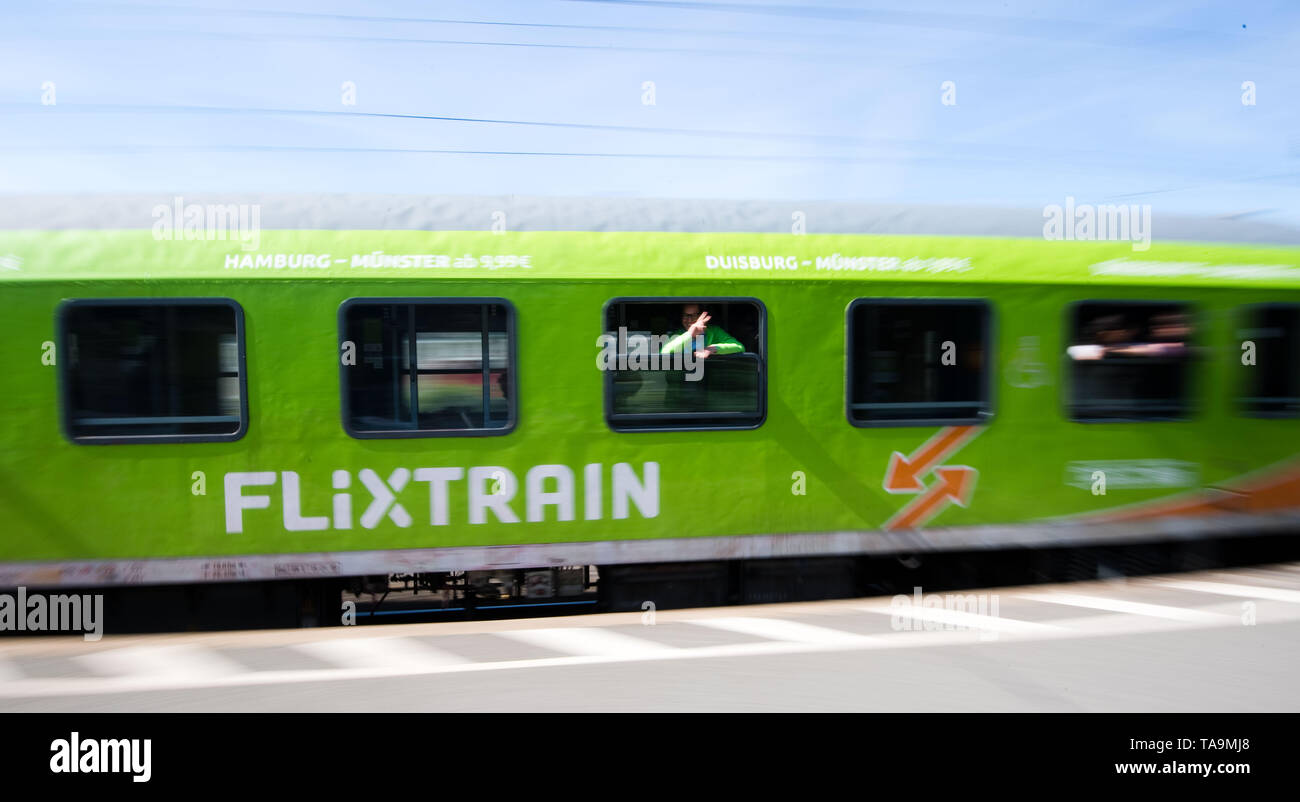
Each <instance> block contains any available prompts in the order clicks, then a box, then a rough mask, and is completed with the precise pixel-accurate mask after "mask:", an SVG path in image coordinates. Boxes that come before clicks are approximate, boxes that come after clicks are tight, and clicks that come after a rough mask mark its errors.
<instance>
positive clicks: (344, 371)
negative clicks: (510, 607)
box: [334, 295, 519, 440]
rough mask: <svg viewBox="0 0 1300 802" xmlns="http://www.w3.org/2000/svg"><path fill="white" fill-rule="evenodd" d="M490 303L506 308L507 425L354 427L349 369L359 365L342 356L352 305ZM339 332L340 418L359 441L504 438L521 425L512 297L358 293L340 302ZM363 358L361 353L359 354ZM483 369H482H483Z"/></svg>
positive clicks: (487, 359) (486, 360)
mask: <svg viewBox="0 0 1300 802" xmlns="http://www.w3.org/2000/svg"><path fill="white" fill-rule="evenodd" d="M487 304H498V305H500V306H502V307H503V308H504V309H505V310H506V377H507V378H506V390H507V394H506V403H507V410H508V413H507V414H508V417H507V419H506V425H505V426H500V427H492V428H478V429H383V430H364V431H363V430H358V429H355V428H353V426H352V415H351V412H352V401H351V398H350V396H349V393H348V389H349V388H348V369H349V368H351V367H355V365H344V364H343V360H342V358H341V356H340V355H341V352H342V349H343V343H345V342H347V337H346V333H347V313H348V310H349V309H350V308H351V307H352V306H354V305H367V306H484V305H487ZM336 331H337V332H338V336H337V342H336V347H335V351H334V354H335V359H338V360H339V418H340V423H341V424H342V426H343V431H344V432H346V433H347V435H348V436H349V437H352V438H354V439H357V440H408V439H412V438H424V437H502V436H504V435H507V434H510V433H511V432H513V431H514V430H515V428H516V427H518V426H519V372H518V337H517V334H518V323H517V321H516V312H515V305H514V304H512V303H511V302H510V301H509V300H507V299H505V298H498V297H487V296H472V297H465V296H454V297H441V296H427V295H420V296H412V297H403V296H397V297H394V296H358V297H355V298H347V299H345V300H344V301H343V302H342V303H340V304H339V309H338V322H337V328H336ZM481 334H482V335H483V336H484V337H486V335H487V332H486V331H482V330H481ZM411 341H412V342H413V343H414V342H415V341H416V338H415V336H414V332H413V333H412V337H411ZM483 356H484V363H485V364H487V365H488V369H487V372H488V373H491V355H490V354H489V353H488V352H487V349H486V348H485V349H484V354H483ZM359 357H360V355H358V358H359ZM411 367H412V370H414V371H416V374H417V375H418V368H417V367H416V365H415V364H414V362H412V365H411ZM480 372H482V371H481V370H480Z"/></svg>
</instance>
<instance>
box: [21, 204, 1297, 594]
mask: <svg viewBox="0 0 1300 802" xmlns="http://www.w3.org/2000/svg"><path fill="white" fill-rule="evenodd" d="M265 217H267V216H266V215H264V218H265ZM362 217H364V215H362ZM131 219H132V220H134V218H131ZM485 219H488V220H490V219H491V218H486V217H485ZM344 222H345V223H346V216H344ZM452 222H453V223H460V222H461V221H460V220H453V221H452ZM457 227H459V228H460V229H461V230H412V229H407V230H393V229H389V230H377V229H371V230H365V229H360V230H354V229H349V228H332V229H326V228H314V229H311V228H306V227H302V228H290V227H287V226H286V227H280V228H275V229H268V230H261V231H258V232H257V240H258V241H257V242H256V246H257V247H256V248H255V249H254V248H251V247H246V246H250V245H251V244H252V243H250V242H247V241H238V240H231V239H217V238H211V239H209V238H207V237H208V236H210V235H209V233H208V232H207V231H200V232H197V233H198V234H200V235H202V236H203V237H204V238H203V239H197V238H193V239H186V238H185V237H184V236H182V235H181V234H177V235H176V236H175V237H174V238H172V239H165V238H159V237H158V231H157V229H156V227H150V226H148V225H143V224H135V223H133V224H129V225H121V226H117V227H113V228H100V229H90V228H84V227H75V226H70V227H66V228H61V229H58V230H39V229H36V228H21V227H20V228H16V229H14V230H8V231H3V232H0V254H4V255H5V258H6V260H7V261H6V263H5V265H6V267H7V268H8V269H6V270H4V271H0V284H2V285H3V294H2V295H0V298H2V299H3V301H2V302H0V307H2V308H3V312H4V320H5V321H6V327H7V329H8V331H9V342H10V345H11V359H10V369H9V370H8V371H6V382H5V390H6V391H5V392H4V393H3V394H0V405H3V407H4V409H3V414H4V418H5V420H6V421H7V425H6V427H5V430H4V431H5V433H4V439H5V444H4V448H3V449H0V487H3V488H4V489H3V490H2V491H0V519H3V520H4V521H5V522H6V525H5V536H4V537H3V538H0V585H3V586H18V585H25V586H28V587H51V586H60V585H62V586H92V585H99V586H103V585H109V586H112V585H137V584H138V585H148V584H167V583H179V584H191V583H201V582H214V581H232V580H234V581H247V580H275V579H295V578H336V577H354V576H363V575H384V574H396V573H402V574H421V573H440V572H449V571H480V570H502V569H526V568H547V567H553V566H571V565H599V566H614V565H620V564H629V565H631V564H635V565H642V564H655V563H682V562H691V561H716V560H736V559H763V558H771V557H778V556H779V557H813V556H821V555H862V554H879V553H896V552H909V551H918V550H933V549H969V548H988V547H995V546H999V545H1016V546H1039V547H1049V546H1059V545H1063V544H1086V543H1108V542H1120V541H1123V542H1129V541H1141V540H1157V539H1162V538H1195V537H1208V536H1212V535H1224V534H1235V533H1248V532H1261V531H1281V532H1290V531H1294V526H1295V523H1296V521H1297V518H1298V517H1300V461H1298V459H1297V458H1298V456H1300V437H1297V433H1298V432H1300V420H1298V419H1297V414H1300V267H1298V264H1300V259H1298V258H1297V257H1298V256H1300V248H1297V247H1296V246H1295V245H1280V246H1279V245H1251V244H1202V243H1197V242H1169V241H1157V242H1155V243H1154V244H1153V245H1152V246H1151V249H1150V250H1149V251H1145V252H1143V251H1137V250H1135V249H1134V248H1133V244H1132V243H1129V242H1054V241H1046V240H1043V239H1042V238H1041V237H1040V238H1038V239H1034V238H1029V237H1023V236H1020V237H1005V236H969V235H966V236H935V235H926V234H917V233H907V234H852V233H850V234H808V235H801V236H796V235H791V234H771V233H767V234H764V233H747V232H722V233H716V232H715V233H703V232H684V231H642V232H631V231H626V232H619V231H595V230H591V231H564V230H520V231H508V232H494V231H492V230H490V228H489V226H487V225H483V226H482V229H483V230H469V228H470V227H469V226H467V225H463V224H462V225H459V226H457ZM598 227H599V226H596V225H590V226H588V228H591V229H595V228H598ZM665 227H668V226H665ZM934 227H935V228H936V229H937V230H941V229H939V228H938V226H934ZM845 228H849V226H846V227H845ZM692 302H694V303H700V304H702V305H704V306H706V307H708V308H709V309H710V310H711V313H713V314H714V318H715V321H716V323H715V325H718V326H720V327H722V328H724V329H727V330H728V331H729V332H730V333H732V334H733V335H735V336H737V338H738V340H739V341H741V342H742V343H743V345H744V352H743V353H740V354H737V355H735V356H732V357H712V358H710V359H708V360H702V361H701V362H700V364H698V365H695V366H693V367H692V366H682V365H678V366H676V368H674V367H673V366H671V365H670V367H669V368H668V369H666V370H665V369H656V368H657V367H658V366H651V365H650V364H649V362H650V361H652V360H648V359H647V357H648V355H649V354H650V353H651V351H650V350H649V349H648V348H647V347H646V346H645V343H649V342H654V340H653V338H654V337H656V336H660V335H664V334H666V333H667V332H668V330H670V329H672V328H674V327H676V326H679V325H680V324H678V323H677V322H676V321H674V320H673V319H672V318H673V316H674V313H675V312H676V310H677V309H678V308H679V307H680V306H681V305H683V304H687V303H692ZM732 329H734V330H735V331H732ZM620 332H621V333H622V339H621V340H620ZM611 342H612V343H616V344H617V345H615V346H614V348H613V350H612V351H610V344H611ZM485 354H486V358H484V355H485ZM611 354H612V356H613V358H614V360H615V361H614V363H613V365H612V366H611V365H610V364H609V362H608V360H609V357H610V356H611ZM620 358H621V359H623V360H624V361H623V362H619V361H618V360H619V359H620ZM602 359H604V360H605V361H604V363H602ZM602 367H604V368H611V367H612V369H602ZM688 367H692V369H695V370H698V371H699V372H700V373H701V374H702V375H701V376H700V377H699V381H694V382H692V381H690V380H689V379H688V378H687V375H686V374H687V373H688V372H689V371H688V370H687V368H688Z"/></svg>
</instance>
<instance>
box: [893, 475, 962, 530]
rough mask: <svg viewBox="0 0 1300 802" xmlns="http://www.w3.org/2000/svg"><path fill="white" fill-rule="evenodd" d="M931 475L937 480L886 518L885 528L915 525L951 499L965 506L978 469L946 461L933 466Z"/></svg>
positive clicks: (936, 512) (921, 522)
mask: <svg viewBox="0 0 1300 802" xmlns="http://www.w3.org/2000/svg"><path fill="white" fill-rule="evenodd" d="M934 475H935V476H937V477H939V481H937V482H935V483H934V484H932V485H930V487H929V488H928V489H926V491H925V492H924V493H922V494H921V495H919V496H917V497H916V498H914V499H912V501H911V502H910V503H909V504H908V505H907V506H906V507H904V508H903V509H901V510H899V511H898V514H897V515H895V516H894V517H893V518H890V519H889V520H888V521H886V522H885V525H884V527H883V528H884V529H915V528H916V527H919V526H921V525H922V524H924V523H925V522H926V521H928V520H930V519H931V518H933V517H934V516H936V515H938V514H939V511H940V510H942V509H943V508H944V507H946V506H948V504H950V503H951V504H956V505H957V506H959V507H965V506H966V504H967V503H968V502H969V501H970V497H971V494H972V493H974V492H975V480H976V478H977V477H978V476H979V471H977V470H975V469H974V468H971V467H969V466H967V465H945V466H943V467H940V468H935V469H934Z"/></svg>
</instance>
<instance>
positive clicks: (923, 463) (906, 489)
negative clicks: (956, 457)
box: [883, 426, 984, 493]
mask: <svg viewBox="0 0 1300 802" xmlns="http://www.w3.org/2000/svg"><path fill="white" fill-rule="evenodd" d="M983 428H984V427H982V426H945V427H944V428H942V429H940V430H939V431H938V433H936V434H935V435H934V437H931V438H930V439H929V440H926V441H925V442H924V443H923V444H922V445H921V447H920V448H918V449H917V450H916V452H915V453H913V454H912V455H911V456H910V457H904V456H903V454H902V452H900V451H895V452H894V453H893V454H891V455H890V457H889V466H888V467H887V468H885V481H884V483H883V485H884V488H885V491H886V492H889V493H919V492H921V491H922V490H924V489H925V485H923V484H921V477H922V476H925V475H926V474H927V473H929V472H930V469H932V468H933V467H934V466H936V465H938V464H939V463H940V462H943V460H945V459H947V458H948V457H949V456H951V455H953V454H955V453H957V452H958V451H959V450H961V448H962V446H964V445H966V444H967V443H969V442H970V441H971V440H974V439H975V438H976V437H977V436H978V435H979V433H980V432H981V431H983Z"/></svg>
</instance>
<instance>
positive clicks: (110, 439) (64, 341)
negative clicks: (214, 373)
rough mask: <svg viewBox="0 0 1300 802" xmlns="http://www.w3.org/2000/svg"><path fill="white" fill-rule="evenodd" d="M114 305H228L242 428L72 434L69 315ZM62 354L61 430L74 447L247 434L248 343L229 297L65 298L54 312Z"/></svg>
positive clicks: (223, 439) (217, 439)
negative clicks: (224, 431) (211, 431)
mask: <svg viewBox="0 0 1300 802" xmlns="http://www.w3.org/2000/svg"><path fill="white" fill-rule="evenodd" d="M105 306H107V307H114V306H148V307H165V306H225V307H227V308H229V309H230V310H231V311H233V312H234V315H235V355H236V359H237V360H238V365H239V426H238V428H237V429H236V430H235V431H234V432H230V433H228V434H158V435H154V434H131V435H106V436H103V437H93V436H92V437H86V436H84V435H75V434H73V416H72V403H71V400H72V399H71V395H70V394H71V384H72V370H73V368H72V360H71V359H70V358H69V347H68V316H69V314H70V313H71V312H72V311H73V310H74V309H80V308H94V307H105ZM55 325H56V326H57V332H56V334H57V342H58V355H59V359H58V362H59V369H58V394H59V427H60V429H62V431H63V436H64V438H66V439H67V440H68V441H69V442H71V443H73V444H75V445H90V446H98V445H105V446H108V445H141V444H164V445H165V444H174V443H232V442H234V441H236V440H240V439H243V437H244V435H246V434H247V433H248V426H249V415H248V364H247V341H246V338H245V336H244V332H245V329H244V308H243V307H242V306H241V305H240V304H239V302H238V301H236V300H235V299H233V298H226V297H166V298H159V297H152V298H150V297H143V298H66V299H64V300H63V301H62V302H61V303H60V304H59V307H58V309H57V311H56V313H55Z"/></svg>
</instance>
